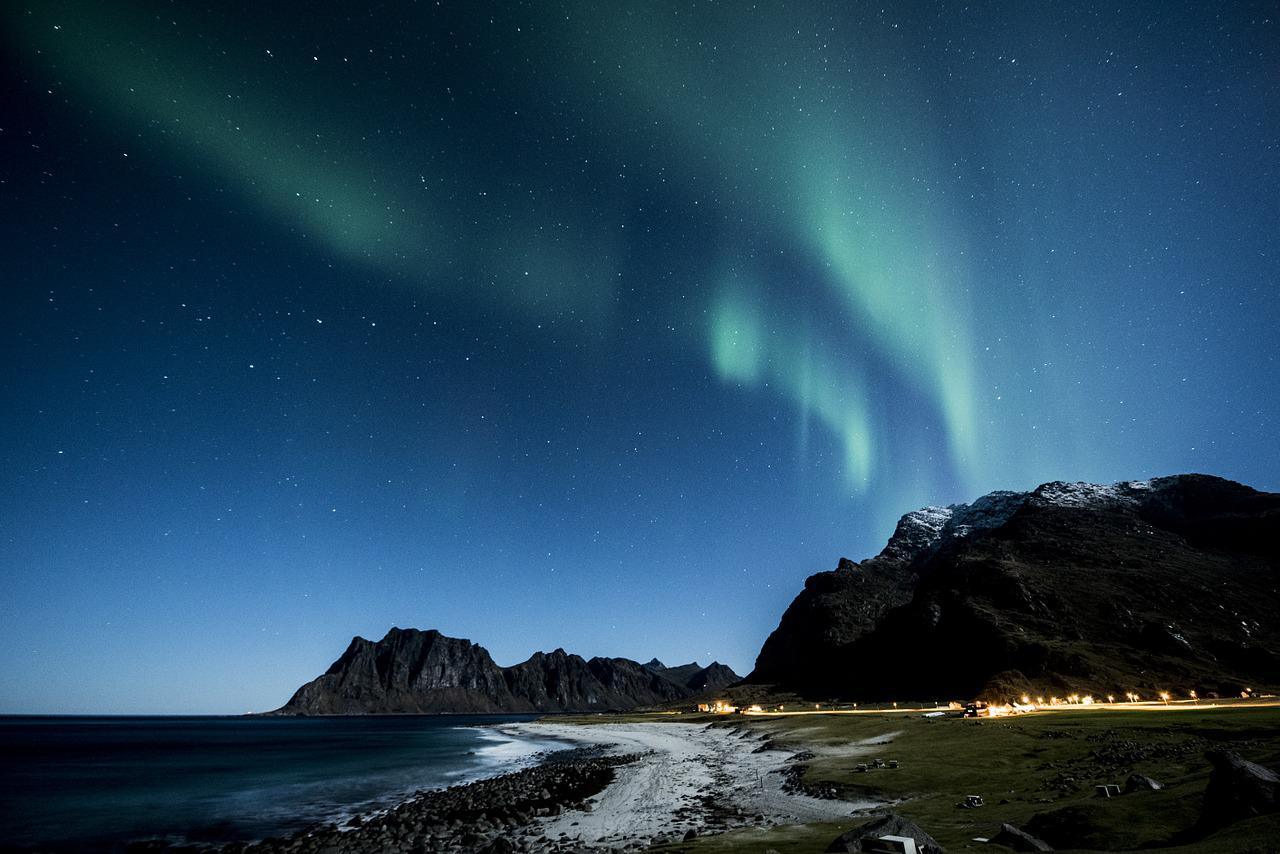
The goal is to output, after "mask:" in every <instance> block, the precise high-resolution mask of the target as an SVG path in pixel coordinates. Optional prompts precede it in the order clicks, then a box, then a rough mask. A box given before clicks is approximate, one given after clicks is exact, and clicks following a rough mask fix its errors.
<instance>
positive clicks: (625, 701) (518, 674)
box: [273, 628, 738, 715]
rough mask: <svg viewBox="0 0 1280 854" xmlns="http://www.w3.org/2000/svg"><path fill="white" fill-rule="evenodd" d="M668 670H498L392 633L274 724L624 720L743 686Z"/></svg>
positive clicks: (606, 666)
mask: <svg viewBox="0 0 1280 854" xmlns="http://www.w3.org/2000/svg"><path fill="white" fill-rule="evenodd" d="M659 664H660V663H659ZM695 667H696V665H695ZM663 670H665V668H663ZM663 670H655V669H653V668H651V667H647V666H645V665H641V664H638V663H636V662H634V661H631V660H630V659H626V658H592V659H590V660H587V659H584V658H582V656H579V655H571V654H570V653H567V652H565V651H564V650H563V649H557V650H555V651H554V652H549V653H543V652H538V653H534V655H533V656H531V657H530V658H529V660H527V661H524V662H522V663H520V664H516V665H514V666H512V667H499V666H498V665H497V664H495V663H494V661H493V659H492V658H491V657H490V656H489V653H488V651H487V650H486V649H485V648H484V647H482V646H480V645H478V644H473V643H472V642H471V641H469V640H461V639H459V638H451V637H446V636H445V635H442V634H440V632H438V631H435V630H434V629H432V630H430V631H425V632H424V631H418V630H417V629H399V628H393V629H391V630H390V631H389V632H387V634H386V637H384V638H383V639H382V640H380V641H376V642H375V641H370V640H366V639H364V638H361V637H356V638H352V640H351V644H350V645H349V646H348V647H347V650H346V652H344V653H343V654H342V655H341V657H339V658H338V660H337V661H335V662H334V663H333V664H332V665H330V666H329V669H328V670H326V671H325V672H324V674H323V675H321V676H319V677H317V678H316V679H313V680H312V681H310V682H308V683H307V684H305V685H303V686H302V687H301V688H299V689H298V690H297V691H296V692H295V693H294V695H293V697H292V698H291V699H290V700H289V702H288V703H286V704H285V705H284V706H282V707H281V708H279V709H277V710H276V711H275V712H274V713H273V714H284V715H361V714H433V713H486V712H586V711H600V710H626V709H634V708H637V707H640V706H653V705H659V704H664V703H671V702H674V701H677V700H680V699H681V698H683V697H688V696H691V695H693V694H695V693H698V692H699V691H700V690H702V688H699V687H695V683H697V684H703V685H705V684H706V683H708V682H711V681H718V682H719V684H724V680H725V679H728V681H733V682H736V681H737V680H738V676H737V674H735V673H733V671H732V670H729V669H728V668H726V667H724V666H723V665H720V664H713V665H711V666H710V667H707V668H698V669H697V671H696V672H691V673H690V674H688V675H687V678H685V679H683V680H682V681H677V680H673V679H671V678H668V677H667V675H666V673H664V672H663Z"/></svg>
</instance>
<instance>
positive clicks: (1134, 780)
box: [1124, 774, 1164, 794]
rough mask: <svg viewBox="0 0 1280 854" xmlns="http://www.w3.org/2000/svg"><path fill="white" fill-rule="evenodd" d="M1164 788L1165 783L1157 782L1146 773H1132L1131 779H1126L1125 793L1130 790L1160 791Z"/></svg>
mask: <svg viewBox="0 0 1280 854" xmlns="http://www.w3.org/2000/svg"><path fill="white" fill-rule="evenodd" d="M1163 788H1164V783H1157V782H1156V781H1155V780H1152V779H1151V778H1150V777H1148V776H1146V775H1145V774H1130V775H1129V779H1128V780H1125V781H1124V790H1125V793H1126V794H1128V793H1129V792H1158V791H1160V790H1161V789H1163Z"/></svg>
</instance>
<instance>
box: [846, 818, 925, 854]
mask: <svg viewBox="0 0 1280 854" xmlns="http://www.w3.org/2000/svg"><path fill="white" fill-rule="evenodd" d="M881 836H909V837H911V838H912V839H914V840H915V841H916V848H917V849H918V850H919V851H920V854H944V852H943V849H942V846H941V845H939V844H938V840H936V839H934V838H933V837H932V836H930V835H929V834H927V833H925V832H924V830H923V829H921V827H920V825H918V824H916V823H915V822H914V821H911V820H910V819H906V818H903V817H902V816H900V815H897V814H896V813H888V814H887V815H883V816H880V817H879V818H873V819H872V820H871V821H869V822H867V823H866V824H862V825H859V826H858V827H855V828H854V829H853V830H850V831H848V832H846V833H842V834H840V835H839V836H837V837H836V838H835V839H833V840H832V841H831V844H830V845H828V846H827V851H838V852H845V851H865V850H866V849H865V848H864V847H863V841H864V840H872V839H879V838H880V837H881Z"/></svg>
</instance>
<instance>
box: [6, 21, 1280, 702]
mask: <svg viewBox="0 0 1280 854" xmlns="http://www.w3.org/2000/svg"><path fill="white" fill-rule="evenodd" d="M370 5H371V6H372V8H365V7H364V6H362V5H361V4H350V3H331V2H326V0H318V2H316V3H314V4H308V7H307V11H306V13H305V14H299V11H298V9H299V7H297V6H296V4H275V3H248V2H238V0H227V2H219V3H216V4H200V5H193V4H185V3H160V2H156V3H138V2H125V0H122V2H119V3H111V4H104V3H98V2H88V0H85V2H64V0H50V2H40V3H33V2H25V1H24V0H18V2H13V3H7V4H5V5H4V7H3V10H2V11H0V64H2V66H3V75H4V85H3V89H0V92H3V95H0V98H3V101H2V103H3V110H2V112H0V218H2V221H3V228H2V229H0V257H2V258H3V261H2V262H0V277H2V278H0V281H3V306H4V307H3V311H0V324H2V325H3V329H2V333H3V334H0V353H2V354H3V355H2V357H0V413H3V418H2V419H0V567H3V581H4V595H3V597H2V598H0V649H3V653H0V712H28V711H36V712H135V711H137V712H242V711H248V710H261V709H266V708H273V707H275V706H277V705H279V704H281V703H282V702H284V700H286V699H287V698H288V696H289V694H290V693H291V692H292V690H293V689H294V688H295V687H296V686H297V685H298V684H300V683H301V682H303V681H305V680H307V679H310V678H312V677H313V676H315V675H317V674H318V673H320V672H321V671H322V670H323V669H324V668H325V667H326V666H327V665H328V664H329V662H330V661H331V660H333V659H334V658H335V657H337V655H338V654H339V653H340V652H341V651H342V649H343V648H344V646H345V644H346V643H347V641H348V640H349V639H350V637H351V636H352V635H354V634H362V635H365V636H366V637H371V638H377V637H381V636H382V634H383V633H384V632H385V631H386V630H387V628H389V627H390V626H392V625H400V626H415V627H419V628H431V627H434V628H438V629H440V630H441V631H443V632H445V633H446V634H451V635H456V636H461V637H468V638H471V639H473V640H476V641H477V642H480V643H482V644H484V645H485V646H486V647H487V648H488V649H489V650H490V651H491V652H492V653H493V655H494V657H495V659H496V660H497V661H498V663H499V664H503V665H507V664H512V663H515V662H517V661H520V660H523V659H524V658H525V657H526V656H527V655H528V654H529V653H531V652H532V651H533V650H535V649H551V648H555V647H557V646H563V647H565V648H568V649H569V650H571V651H575V652H580V653H583V654H586V655H596V654H598V655H621V656H627V657H631V658H635V659H639V660H647V659H648V658H649V657H651V656H655V655H656V656H658V657H659V658H662V659H664V660H666V661H668V663H677V662H681V661H687V660H690V659H695V658H696V659H697V660H699V661H701V662H702V663H704V664H705V663H707V662H708V661H710V660H711V659H718V660H720V661H723V662H727V663H729V664H731V665H732V666H733V667H735V668H736V669H737V670H738V671H739V672H741V673H745V672H747V671H748V670H749V669H750V667H751V665H752V662H753V660H754V657H755V653H756V652H757V651H758V649H759V647H760V644H761V643H762V642H763V640H764V638H765V636H766V635H767V634H768V632H769V631H770V630H771V629H772V628H773V626H774V625H775V624H776V621H777V618H778V617H779V615H780V614H781V612H782V610H783V609H784V608H785V606H786V605H787V603H788V602H789V601H790V599H791V598H792V597H793V596H794V595H795V593H796V592H798V590H799V589H800V587H801V585H802V583H803V579H804V578H805V577H806V576H807V575H809V574H811V573H813V572H816V571H820V570H825V569H829V568H832V567H834V566H835V563H836V561H837V559H838V558H839V557H841V556H842V555H843V556H849V557H852V558H855V559H861V558H863V557H866V556H869V555H871V554H874V553H875V552H877V551H878V550H879V549H880V547H881V546H882V545H883V542H884V540H885V538H886V537H887V536H888V534H889V533H890V532H891V531H892V528H893V524H894V522H895V520H896V519H897V518H898V516H900V515H901V514H902V513H905V512H906V511H908V510H911V509H913V508H915V507H919V506H923V505H926V504H946V503H952V502H958V501H969V500H972V499H973V498H975V497H976V496H978V495H980V494H982V493H985V492H988V491H990V490H993V489H1027V488H1031V487H1034V486H1035V485H1037V484H1038V483H1041V482H1044V481H1049V480H1059V479H1061V480H1087V481H1104V482H1110V481H1115V480H1120V479H1128V478H1139V477H1147V476H1153V475H1160V474H1170V473H1175V472H1183V471H1203V472H1210V473H1214V474H1220V475H1223V476H1226V477H1231V478H1234V479H1237V480H1242V481H1244V482H1246V483H1249V484H1251V485H1253V486H1255V487H1258V488H1265V489H1271V490H1277V489H1280V454H1278V453H1277V432H1278V428H1280V379H1278V377H1280V372H1278V369H1280V364H1278V360H1277V352H1278V351H1280V347H1278V345H1280V333H1278V332H1277V328H1278V325H1280V281H1278V280H1277V279H1278V276H1277V269H1278V265H1277V259H1278V258H1280V229H1278V228H1277V222H1280V27H1278V25H1277V8H1276V6H1275V4H1274V3H1272V2H1238V3H1182V2H1160V3H1146V2H1134V3H1119V4H1118V3H1108V4H1097V3H1090V2H1081V3H1048V2H1043V0H1032V2H1026V0H1018V2H1008V3H999V2H993V3H985V4H972V5H965V4H958V3H950V2H920V3H903V4H884V3H863V2H857V0H848V1H847V2H845V0H829V2H817V0H813V2H795V3H790V2H789V3H759V4H749V3H747V2H745V0H744V1H743V2H740V3H739V2H719V3H716V2H688V0H684V1H683V2H666V0H653V2H620V3H578V2H546V3H542V2H533V3H506V2H504V3H486V2H479V0H474V2H473V0H468V2H452V0H442V1H441V2H421V3H408V2H390V3H385V4H370Z"/></svg>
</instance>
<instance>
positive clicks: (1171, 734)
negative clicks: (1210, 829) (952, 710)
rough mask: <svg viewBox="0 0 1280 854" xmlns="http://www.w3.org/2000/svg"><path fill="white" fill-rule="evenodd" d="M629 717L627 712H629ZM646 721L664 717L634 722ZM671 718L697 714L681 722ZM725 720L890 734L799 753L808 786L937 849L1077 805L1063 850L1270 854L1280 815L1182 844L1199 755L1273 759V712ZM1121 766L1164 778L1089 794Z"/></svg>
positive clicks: (795, 838) (822, 828) (724, 840)
mask: <svg viewBox="0 0 1280 854" xmlns="http://www.w3.org/2000/svg"><path fill="white" fill-rule="evenodd" d="M629 717H636V716H629ZM638 719H645V720H650V721H652V720H661V719H668V718H666V716H650V717H643V716H641V717H639V718H638ZM670 719H674V720H688V721H692V720H696V719H700V718H696V717H695V716H692V715H688V716H680V717H679V718H670ZM723 723H724V725H731V726H746V727H750V728H751V729H753V730H757V731H761V732H767V733H769V734H770V736H771V737H772V738H773V739H774V740H775V741H777V742H779V743H780V744H782V745H784V746H786V747H787V748H790V749H794V750H796V751H797V752H798V751H800V750H804V749H806V748H811V747H814V746H818V747H822V746H826V747H830V748H840V747H847V746H849V745H850V744H851V743H853V742H859V741H863V740H866V739H871V738H876V737H881V736H885V735H887V734H891V733H892V734H894V735H893V739H892V741H891V742H890V743H889V744H887V745H883V746H876V747H871V748H868V752H867V753H865V754H863V755H850V754H849V752H848V751H846V752H845V754H844V755H840V754H838V753H837V752H835V751H832V752H831V753H830V754H828V755H822V753H823V751H822V750H820V749H818V750H816V752H817V753H819V756H818V757H817V758H815V759H813V760H810V761H809V770H808V772H807V773H806V776H805V780H806V782H809V783H813V784H823V785H829V786H835V787H836V788H837V789H839V790H840V792H841V793H842V795H844V796H846V797H850V798H868V797H869V798H873V799H876V800H880V801H887V802H891V803H893V805H894V806H893V809H894V810H895V811H896V812H898V813H900V814H902V815H905V816H907V817H908V818H910V819H912V820H914V821H916V822H917V823H918V824H920V825H921V826H922V827H923V828H924V829H925V830H927V831H928V832H929V833H930V834H932V835H933V836H934V837H935V838H936V839H937V840H938V841H939V842H940V843H941V844H942V845H943V846H944V847H945V848H947V849H948V850H965V849H973V850H978V849H984V848H985V849H986V850H989V851H995V850H1004V849H992V848H987V846H984V845H982V844H980V843H975V842H974V841H973V840H974V838H975V837H989V836H992V835H994V834H995V832H996V831H997V830H998V828H999V825H1000V823H1001V822H1009V823H1011V824H1015V825H1018V826H1023V825H1025V824H1026V822H1027V821H1028V820H1029V819H1030V818H1031V817H1032V816H1033V815H1035V814H1036V813H1041V812H1047V811H1052V810H1058V809H1061V808H1064V807H1072V808H1075V810H1076V811H1075V812H1074V813H1073V814H1072V816H1071V818H1072V821H1073V828H1074V829H1073V833H1075V834H1077V835H1076V836H1075V837H1074V838H1076V839H1078V840H1079V842H1080V844H1081V845H1083V846H1086V847H1082V848H1078V849H1070V850H1080V851H1091V850H1134V849H1138V848H1141V849H1144V850H1155V851H1177V852H1184V851H1185V852H1193V851H1194V852H1199V851H1204V852H1224V854H1225V852H1232V854H1235V852H1245V851H1251V852H1270V851H1275V852H1280V816H1277V815H1272V816H1264V817H1261V818H1257V819H1252V820H1249V821H1246V822H1241V823H1239V824H1236V825H1232V826H1230V827H1228V828H1226V829H1224V830H1222V831H1219V832H1218V833H1216V834H1213V835H1212V836H1208V837H1204V838H1196V839H1195V840H1194V841H1188V840H1189V839H1191V837H1190V836H1189V835H1188V834H1189V831H1190V830H1191V828H1192V827H1193V826H1194V825H1195V823H1196V821H1197V819H1198V818H1199V815H1200V806H1201V801H1202V798H1203V793H1204V787H1205V784H1206V782H1207V780H1208V776H1209V766H1208V763H1207V762H1206V760H1205V759H1204V752H1205V750H1207V749H1209V748H1210V747H1214V746H1226V747H1229V748H1231V749H1234V750H1236V751H1237V752H1239V753H1240V754H1241V755H1243V756H1244V757H1245V758H1247V759H1250V760H1253V761H1255V762H1260V763H1262V764H1264V765H1268V766H1270V767H1276V766H1277V765H1280V709H1276V708H1248V707H1235V708H1223V709H1208V708H1206V709H1204V710H1176V711H1175V710H1169V711H1164V710H1152V711H1143V712H1134V711H1128V710H1122V709H1115V710H1111V709H1101V710H1098V709H1091V710H1081V711H1078V712H1076V711H1063V712H1056V713H1052V714H1032V715H1024V716H1018V717H1010V718H997V719H977V720H975V719H959V718H931V719H925V718H921V717H919V716H918V715H908V714H898V715H888V714H886V715H811V716H803V717H778V718H741V717H734V718H730V719H725V720H723ZM876 757H879V758H883V759H897V760H898V761H899V763H900V767H899V768H898V769H896V770H889V769H877V770H874V771H870V772H865V773H859V772H858V771H856V770H855V769H856V766H857V764H858V763H860V762H866V761H868V760H869V759H872V758H876ZM1132 772H1137V773H1141V774H1146V775H1147V776H1149V777H1152V778H1154V779H1156V780H1159V781H1160V782H1162V783H1164V784H1165V786H1166V787H1165V789H1163V790H1162V791H1158V792H1135V793H1132V794H1128V795H1123V796H1121V797H1120V798H1112V799H1098V798H1095V797H1094V789H1093V787H1094V785H1097V784H1102V783H1119V784H1121V785H1123V784H1124V781H1125V779H1126V778H1127V777H1128V775H1129V774H1130V773H1132ZM969 794H977V795H981V796H982V797H983V798H984V800H985V801H986V804H987V805H986V806H985V807H983V808H980V809H976V810H965V809H959V808H957V806H956V804H957V803H958V802H959V801H961V800H962V799H963V798H964V796H965V795H969ZM864 820H865V818H851V819H850V820H849V822H848V823H842V824H827V825H809V826H798V827H787V828H771V829H767V830H762V829H753V830H743V831H736V832H733V833H728V834H723V835H720V836H716V837H706V838H702V839H697V840H694V841H693V842H691V843H686V844H679V845H672V846H668V847H667V849H665V850H668V851H671V852H676V851H681V852H690V854H713V852H724V851H735V852H736V851H753V852H764V851H766V850H767V849H770V848H772V849H775V850H777V851H778V852H780V854H800V852H814V851H823V850H825V848H826V846H827V845H828V844H829V843H830V842H831V840H832V839H834V838H835V837H836V836H838V835H839V834H840V833H842V832H843V831H845V830H848V829H850V828H851V827H855V826H857V825H858V824H860V823H861V822H862V821H864Z"/></svg>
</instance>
